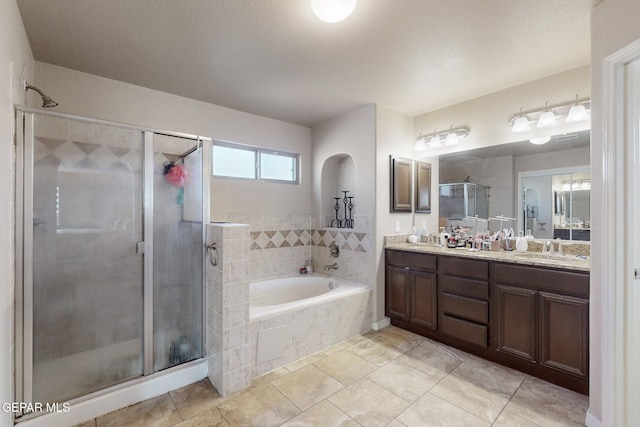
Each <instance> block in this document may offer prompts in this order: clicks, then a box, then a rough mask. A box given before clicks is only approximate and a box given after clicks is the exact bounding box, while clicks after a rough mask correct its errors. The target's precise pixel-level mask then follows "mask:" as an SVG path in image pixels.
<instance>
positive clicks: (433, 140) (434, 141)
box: [429, 129, 442, 148]
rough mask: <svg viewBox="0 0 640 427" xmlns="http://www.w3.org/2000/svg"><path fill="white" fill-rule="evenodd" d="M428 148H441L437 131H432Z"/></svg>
mask: <svg viewBox="0 0 640 427" xmlns="http://www.w3.org/2000/svg"><path fill="white" fill-rule="evenodd" d="M429 147H431V148H437V147H442V141H440V134H439V133H438V129H435V130H434V131H433V136H432V137H431V141H429Z"/></svg>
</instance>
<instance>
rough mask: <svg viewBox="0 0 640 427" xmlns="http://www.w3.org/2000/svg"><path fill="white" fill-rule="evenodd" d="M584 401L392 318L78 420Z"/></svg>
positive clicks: (521, 421) (397, 416)
mask: <svg viewBox="0 0 640 427" xmlns="http://www.w3.org/2000/svg"><path fill="white" fill-rule="evenodd" d="M587 406H588V398H587V396H583V395H581V394H578V393H574V392H572V391H569V390H566V389H563V388H561V387H558V386H556V385H553V384H550V383H548V382H545V381H542V380H539V379H537V378H534V377H531V376H528V375H526V374H523V373H520V372H518V371H514V370H512V369H509V368H506V367H503V366H500V365H497V364H495V363H492V362H488V361H485V360H483V359H480V358H477V357H475V356H472V355H470V354H467V353H465V352H462V351H460V350H457V349H454V348H451V347H448V346H445V345H444V344H441V343H438V342H436V341H432V340H429V339H427V338H424V337H421V336H419V335H415V334H412V333H411V332H407V331H404V330H402V329H399V328H396V327H393V326H391V327H388V328H385V329H383V330H382V331H379V332H373V331H372V332H368V333H366V334H364V335H362V336H359V337H356V338H353V339H351V340H349V341H347V342H344V343H341V344H338V345H336V346H334V347H331V348H329V349H328V350H326V351H324V352H321V353H318V354H315V355H313V356H310V357H307V358H305V359H302V360H299V361H297V362H294V363H292V364H290V365H288V366H286V367H284V368H281V369H278V370H276V371H273V372H270V373H268V374H265V375H263V376H261V377H258V378H256V379H254V380H253V382H252V385H251V387H250V388H249V389H247V390H245V391H243V392H241V393H238V394H235V395H232V396H227V397H224V398H222V397H220V395H219V394H218V393H217V391H216V390H215V389H214V388H213V387H212V386H211V383H210V382H209V380H208V379H204V380H202V381H200V382H198V383H195V384H192V385H189V386H186V387H183V388H181V389H178V390H174V391H172V392H170V393H167V394H164V395H161V396H158V397H155V398H153V399H149V400H146V401H144V402H141V403H138V404H136V405H132V406H129V407H127V408H123V409H120V410H118V411H115V412H112V413H109V414H106V415H103V416H101V417H98V418H96V419H95V420H90V421H88V422H86V423H83V424H80V425H79V426H78V427H80V426H81V427H106V426H118V427H121V426H154V427H155V426H158V427H165V426H166V427H169V426H176V427H196V426H198V427H199V426H322V427H326V426H392V427H402V426H409V427H413V426H420V427H422V426H447V427H452V426H464V427H469V426H500V427H504V426H517V427H528V426H544V427H546V426H575V425H584V424H583V422H584V419H585V413H586V410H587Z"/></svg>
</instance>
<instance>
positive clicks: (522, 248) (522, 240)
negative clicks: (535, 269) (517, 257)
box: [516, 231, 529, 252]
mask: <svg viewBox="0 0 640 427" xmlns="http://www.w3.org/2000/svg"><path fill="white" fill-rule="evenodd" d="M528 248H529V244H528V243H527V238H526V237H524V234H523V233H522V231H521V232H520V235H519V236H518V238H517V239H516V251H518V252H527V249H528Z"/></svg>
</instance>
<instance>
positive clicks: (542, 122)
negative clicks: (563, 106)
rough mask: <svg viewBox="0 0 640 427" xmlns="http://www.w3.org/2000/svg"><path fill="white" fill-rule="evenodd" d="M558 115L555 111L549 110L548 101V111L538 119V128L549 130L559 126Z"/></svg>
mask: <svg viewBox="0 0 640 427" xmlns="http://www.w3.org/2000/svg"><path fill="white" fill-rule="evenodd" d="M557 124H558V122H557V121H556V115H555V114H553V111H551V109H550V108H549V102H548V101H547V109H546V110H545V112H544V113H542V114H540V118H539V119H538V124H537V125H536V127H538V128H548V127H551V126H555V125H557Z"/></svg>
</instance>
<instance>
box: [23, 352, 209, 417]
mask: <svg viewBox="0 0 640 427" xmlns="http://www.w3.org/2000/svg"><path fill="white" fill-rule="evenodd" d="M185 365H186V366H184V367H179V368H175V369H171V370H170V371H169V372H163V373H158V374H154V375H152V376H150V377H147V378H141V379H137V380H133V381H131V382H129V383H127V384H126V385H124V386H119V387H118V388H117V389H114V390H113V391H109V392H106V393H102V394H100V395H98V396H96V397H93V398H89V399H87V400H84V401H82V402H78V403H74V404H72V405H71V406H70V408H69V411H68V412H54V413H49V414H45V415H40V416H38V417H35V418H31V419H27V420H24V421H20V422H18V424H17V425H18V426H19V427H68V426H72V425H76V424H79V423H82V422H84V421H87V420H90V419H92V418H96V417H99V416H100V415H104V414H107V413H109V412H112V411H115V410H117V409H120V408H124V407H126V406H129V405H133V404H134V403H138V402H142V401H143V400H147V399H151V398H152V397H156V396H160V395H161V394H164V393H167V392H169V391H171V390H175V389H177V388H180V387H184V386H186V385H189V384H193V383H194V382H197V381H200V380H201V379H203V378H205V377H206V376H207V361H206V359H201V360H198V361H195V362H191V363H188V364H185ZM114 388H115V387H114ZM61 407H62V405H61Z"/></svg>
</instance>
